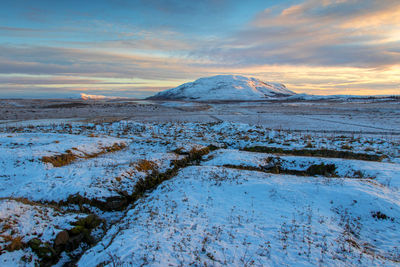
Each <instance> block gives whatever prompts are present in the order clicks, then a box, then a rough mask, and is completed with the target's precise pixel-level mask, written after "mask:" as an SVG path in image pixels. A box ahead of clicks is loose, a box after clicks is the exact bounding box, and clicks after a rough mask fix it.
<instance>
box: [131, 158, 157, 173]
mask: <svg viewBox="0 0 400 267" xmlns="http://www.w3.org/2000/svg"><path fill="white" fill-rule="evenodd" d="M155 169H157V164H156V163H155V162H154V161H151V160H147V159H141V160H139V162H138V163H137V164H136V170H137V171H139V172H146V173H148V172H150V171H153V170H155Z"/></svg>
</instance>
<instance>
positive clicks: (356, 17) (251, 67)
mask: <svg viewBox="0 0 400 267" xmlns="http://www.w3.org/2000/svg"><path fill="white" fill-rule="evenodd" d="M1 2H2V5H1V8H0V98H1V97H6V98H10V97H13V98H14V97H15V98H19V97H35V98H36V97H37V98H44V97H47V98H57V97H76V96H79V94H80V93H81V92H83V93H88V94H102V95H112V96H124V97H136V98H143V97H147V96H150V95H153V94H154V93H156V92H158V91H161V90H165V89H168V88H172V87H176V86H178V85H180V84H182V83H184V82H189V81H193V80H195V79H198V78H200V77H207V76H213V75H220V74H234V75H244V76H248V77H256V78H259V79H261V80H263V81H270V82H280V83H283V84H285V85H286V86H287V87H288V88H289V89H290V90H292V91H295V92H297V93H308V94H317V95H328V94H356V95H393V94H396V95H399V94H400V1H399V0H287V1H285V0H279V1H278V0H249V1H243V0H196V1H192V0H181V1H178V0H107V1H106V0H96V1H89V0H86V1H82V0H79V1H77V0H69V1H54V0H49V1H47V0H35V1H31V0H25V1H22V0H2V1H1Z"/></svg>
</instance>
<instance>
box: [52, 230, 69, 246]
mask: <svg viewBox="0 0 400 267" xmlns="http://www.w3.org/2000/svg"><path fill="white" fill-rule="evenodd" d="M68 240H69V234H68V231H65V230H64V231H61V232H59V233H58V234H57V236H56V239H55V240H54V246H56V247H58V246H65V245H66V244H67V243H68Z"/></svg>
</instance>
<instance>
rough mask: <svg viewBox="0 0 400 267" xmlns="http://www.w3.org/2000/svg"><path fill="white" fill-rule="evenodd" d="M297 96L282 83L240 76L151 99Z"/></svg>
mask: <svg viewBox="0 0 400 267" xmlns="http://www.w3.org/2000/svg"><path fill="white" fill-rule="evenodd" d="M291 95H295V93H294V92H292V91H290V90H288V89H287V88H286V87H285V85H283V84H280V83H271V82H263V81H261V80H259V79H256V78H247V77H243V76H238V75H217V76H213V77H207V78H200V79H198V80H196V81H194V82H189V83H184V84H182V85H180V86H178V87H176V88H172V89H169V90H166V91H162V92H159V93H158V94H156V95H154V96H152V97H149V99H182V100H264V99H269V98H277V97H285V96H291Z"/></svg>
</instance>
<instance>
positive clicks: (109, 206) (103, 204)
mask: <svg viewBox="0 0 400 267" xmlns="http://www.w3.org/2000/svg"><path fill="white" fill-rule="evenodd" d="M215 149H216V147H215V146H208V147H205V148H202V149H195V148H193V149H192V150H191V151H190V152H185V153H182V154H184V155H186V157H184V158H183V159H179V160H174V161H172V162H171V168H170V169H168V170H166V171H165V172H158V171H157V169H156V167H154V169H153V170H152V172H151V173H150V174H149V175H147V176H146V177H145V178H144V179H139V180H138V181H137V182H136V184H135V187H134V190H133V193H132V194H128V193H126V192H120V193H119V194H120V195H119V196H113V197H109V198H107V199H105V200H104V201H101V200H97V199H89V198H86V197H83V196H81V195H79V194H75V195H71V196H69V197H68V199H67V200H66V201H61V202H59V203H58V204H59V205H69V204H75V205H79V207H80V210H81V211H82V212H88V211H89V210H88V209H87V208H85V207H84V204H87V205H90V206H93V207H97V208H99V209H100V210H102V211H121V210H124V209H125V208H126V207H127V206H128V205H130V204H132V203H134V202H135V201H136V200H138V199H139V198H140V197H142V196H143V194H144V193H145V192H146V191H151V190H154V189H156V188H157V186H158V185H160V184H161V183H162V182H164V181H166V180H169V179H171V178H173V177H174V176H175V175H177V174H178V172H179V170H180V169H182V168H185V167H187V166H189V165H193V164H199V163H200V161H201V159H202V157H203V156H204V155H207V154H208V153H210V151H213V150H215Z"/></svg>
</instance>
